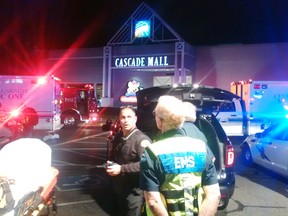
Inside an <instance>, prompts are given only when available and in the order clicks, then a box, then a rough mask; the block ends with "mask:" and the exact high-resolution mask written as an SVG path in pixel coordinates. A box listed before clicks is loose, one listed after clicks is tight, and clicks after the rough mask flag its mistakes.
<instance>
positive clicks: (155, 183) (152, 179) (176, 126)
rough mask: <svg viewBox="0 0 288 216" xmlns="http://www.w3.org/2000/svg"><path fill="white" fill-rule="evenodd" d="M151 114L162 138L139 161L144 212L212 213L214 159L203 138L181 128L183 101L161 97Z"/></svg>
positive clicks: (215, 193)
mask: <svg viewBox="0 0 288 216" xmlns="http://www.w3.org/2000/svg"><path fill="white" fill-rule="evenodd" d="M154 113H155V120H156V124H157V127H158V128H159V129H160V130H161V131H162V140H160V141H158V142H156V143H153V144H152V145H150V146H148V147H147V148H146V149H145V151H144V154H143V155H142V158H141V161H140V188H141V189H142V190H144V197H145V200H146V206H147V215H199V216H203V215H205V216H207V215H209V216H210V215H215V213H216V211H217V207H218V204H219V199H220V190H219V185H218V179H217V172H216V169H215V166H214V164H213V162H212V159H213V158H212V157H209V155H208V154H207V153H206V145H205V143H204V142H203V141H202V140H200V139H195V138H191V137H188V136H186V135H185V132H184V131H183V130H182V129H181V126H182V124H183V122H184V107H183V103H182V101H181V100H179V99H177V98H176V97H173V96H166V95H165V96H161V97H160V98H159V100H158V104H157V106H156V108H155V110H154ZM201 191H202V192H204V194H203V193H201ZM202 195H203V199H202Z"/></svg>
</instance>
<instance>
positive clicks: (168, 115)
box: [155, 95, 185, 131]
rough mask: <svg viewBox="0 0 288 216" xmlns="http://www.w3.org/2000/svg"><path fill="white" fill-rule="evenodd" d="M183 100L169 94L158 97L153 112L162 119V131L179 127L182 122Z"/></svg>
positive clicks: (183, 117)
mask: <svg viewBox="0 0 288 216" xmlns="http://www.w3.org/2000/svg"><path fill="white" fill-rule="evenodd" d="M183 109H184V106H183V102H182V101H181V100H179V99H178V98H176V97H174V96H170V95H163V96H161V97H160V98H159V100H158V104H157V106H156V108H155V114H156V115H157V116H158V117H159V118H160V119H161V120H162V121H163V127H164V128H163V131H167V130H171V129H177V128H180V127H181V126H182V124H183V122H184V119H185V116H184V112H183Z"/></svg>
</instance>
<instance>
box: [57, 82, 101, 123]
mask: <svg viewBox="0 0 288 216" xmlns="http://www.w3.org/2000/svg"><path fill="white" fill-rule="evenodd" d="M98 120H99V119H98V104H97V99H96V98H95V92H94V87H93V84H75V83H72V84H67V83H62V84H61V123H62V124H64V127H65V128H71V127H76V126H77V124H78V123H79V122H80V121H85V122H91V121H98Z"/></svg>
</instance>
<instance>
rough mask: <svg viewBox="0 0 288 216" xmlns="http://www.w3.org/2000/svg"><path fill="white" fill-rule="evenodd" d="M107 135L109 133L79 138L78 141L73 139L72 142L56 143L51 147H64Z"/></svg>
mask: <svg viewBox="0 0 288 216" xmlns="http://www.w3.org/2000/svg"><path fill="white" fill-rule="evenodd" d="M108 133H109V132H103V133H100V134H95V135H91V136H86V137H83V138H79V139H74V140H70V141H66V142H62V143H58V144H55V145H53V147H56V146H62V145H66V144H69V143H74V142H80V141H82V140H86V139H90V138H94V137H99V136H102V135H105V134H108Z"/></svg>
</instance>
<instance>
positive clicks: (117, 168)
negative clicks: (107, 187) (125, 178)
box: [106, 163, 121, 176]
mask: <svg viewBox="0 0 288 216" xmlns="http://www.w3.org/2000/svg"><path fill="white" fill-rule="evenodd" d="M106 172H107V173H108V175H110V176H117V175H119V174H120V173H121V165H119V164H117V163H114V164H113V165H111V166H108V167H107V169H106Z"/></svg>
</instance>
